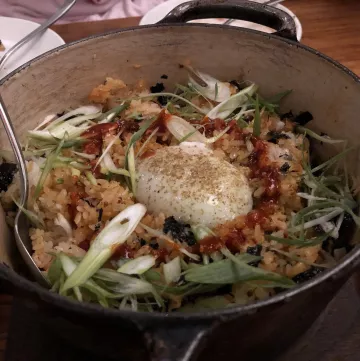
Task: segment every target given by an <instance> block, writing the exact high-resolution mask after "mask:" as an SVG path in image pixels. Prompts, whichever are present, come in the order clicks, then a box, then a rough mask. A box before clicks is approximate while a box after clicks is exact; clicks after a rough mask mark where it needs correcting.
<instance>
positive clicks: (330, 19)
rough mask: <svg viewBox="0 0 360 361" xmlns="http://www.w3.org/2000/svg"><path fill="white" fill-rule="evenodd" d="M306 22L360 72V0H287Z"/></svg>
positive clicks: (1, 314)
mask: <svg viewBox="0 0 360 361" xmlns="http://www.w3.org/2000/svg"><path fill="white" fill-rule="evenodd" d="M285 5H286V6H287V7H289V8H290V9H291V10H292V11H293V12H294V13H295V14H296V15H297V16H298V17H299V19H300V21H301V23H302V25H303V31H304V35H303V39H302V43H304V44H306V45H308V46H310V47H312V48H315V49H317V50H319V51H321V52H323V53H324V54H326V55H328V56H330V57H332V58H334V59H335V60H337V61H339V62H340V63H342V64H344V65H345V66H347V67H348V68H350V69H351V70H352V71H353V72H355V73H356V74H358V75H360V1H358V0H287V1H286V2H285ZM138 23H139V18H127V19H114V20H106V21H99V22H87V23H72V24H63V25H54V26H53V27H52V28H53V30H54V31H56V32H57V33H58V34H59V35H60V36H61V37H62V38H63V39H64V40H65V42H71V41H75V40H78V39H81V38H84V37H87V36H90V35H95V34H100V33H104V32H107V31H112V30H116V29H119V28H125V27H131V26H136V25H138ZM10 311H11V297H9V296H6V295H5V296H4V295H0V361H3V360H4V350H5V346H6V339H7V329H8V324H9V320H10Z"/></svg>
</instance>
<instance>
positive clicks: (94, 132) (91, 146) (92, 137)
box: [81, 123, 119, 155]
mask: <svg viewBox="0 0 360 361" xmlns="http://www.w3.org/2000/svg"><path fill="white" fill-rule="evenodd" d="M118 128H119V125H118V124H117V123H104V124H96V125H94V126H92V127H91V128H89V129H87V130H85V132H83V133H82V134H81V137H82V138H86V139H87V141H86V142H85V143H84V144H83V152H84V153H86V154H95V155H100V153H101V149H102V145H103V137H104V136H105V135H106V134H108V133H110V132H116V131H117V130H118Z"/></svg>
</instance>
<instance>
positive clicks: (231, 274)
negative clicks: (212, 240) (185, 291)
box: [185, 254, 295, 288]
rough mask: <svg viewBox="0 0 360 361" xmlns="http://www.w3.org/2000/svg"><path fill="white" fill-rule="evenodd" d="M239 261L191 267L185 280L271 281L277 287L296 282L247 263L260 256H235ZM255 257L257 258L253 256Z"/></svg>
mask: <svg viewBox="0 0 360 361" xmlns="http://www.w3.org/2000/svg"><path fill="white" fill-rule="evenodd" d="M234 257H236V258H237V262H236V263H235V262H233V261H232V260H230V259H225V260H222V261H218V262H214V263H210V264H208V265H205V266H200V267H196V268H192V269H189V270H188V271H185V280H186V281H189V282H196V283H205V284H224V285H225V284H233V283H236V282H240V281H251V280H261V281H271V282H273V283H274V284H276V285H277V287H283V288H289V287H293V286H294V285H295V284H294V282H293V281H292V280H290V279H288V278H286V277H283V276H281V275H279V274H277V273H273V272H269V271H266V270H263V269H262V268H258V267H252V266H249V265H248V264H247V263H248V262H252V261H253V260H254V259H255V258H256V260H258V257H255V256H251V255H248V254H240V255H238V256H234ZM251 257H255V258H251Z"/></svg>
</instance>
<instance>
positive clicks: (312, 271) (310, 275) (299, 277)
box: [293, 267, 324, 283]
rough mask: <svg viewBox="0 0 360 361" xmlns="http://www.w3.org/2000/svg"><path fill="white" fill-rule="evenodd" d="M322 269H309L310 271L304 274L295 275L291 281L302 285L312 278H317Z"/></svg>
mask: <svg viewBox="0 0 360 361" xmlns="http://www.w3.org/2000/svg"><path fill="white" fill-rule="evenodd" d="M323 270H324V269H323V268H319V267H311V268H310V269H308V270H307V271H305V272H301V273H299V274H298V275H296V276H295V277H293V281H294V282H295V283H303V282H306V281H308V280H310V279H312V278H314V277H315V276H317V275H318V274H319V273H321V272H322V271H323Z"/></svg>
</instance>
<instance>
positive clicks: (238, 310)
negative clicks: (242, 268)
mask: <svg viewBox="0 0 360 361" xmlns="http://www.w3.org/2000/svg"><path fill="white" fill-rule="evenodd" d="M172 27H190V28H218V29H221V30H222V31H229V32H230V31H232V32H241V33H252V34H256V35H257V36H259V37H260V36H261V37H263V38H264V40H265V39H271V40H275V41H279V42H282V43H286V44H287V45H290V46H295V47H296V48H300V49H301V50H304V51H307V52H309V53H310V54H312V55H315V56H318V57H319V58H320V59H321V60H325V61H326V62H328V63H330V64H332V65H333V66H335V67H336V68H337V69H338V70H340V71H342V72H344V73H345V74H346V75H348V76H349V77H351V78H352V80H353V81H355V82H357V83H360V78H359V77H358V76H357V75H356V74H355V73H354V72H352V71H351V70H350V69H348V68H347V67H345V66H344V65H342V64H340V63H339V62H337V61H335V60H333V59H332V58H330V57H329V56H327V55H324V54H322V53H321V52H319V51H317V50H315V49H313V48H311V47H309V46H307V45H304V44H300V43H298V42H296V41H293V40H289V39H286V38H283V37H280V36H276V35H273V34H268V33H263V32H260V31H258V30H253V29H246V28H238V27H230V26H224V25H217V24H202V23H191V24H189V23H186V24H171V25H170V24H153V25H143V26H141V27H139V26H136V27H130V28H124V29H120V30H115V31H110V32H106V33H103V34H97V35H92V36H89V37H86V38H84V39H80V40H76V41H74V42H71V43H68V44H64V45H62V46H60V47H58V48H55V49H53V50H50V51H48V52H46V53H44V54H42V55H40V56H38V57H36V58H34V59H32V60H30V61H29V62H27V63H25V64H23V65H22V66H20V67H19V68H17V69H15V70H14V71H12V72H11V73H9V74H8V75H7V76H5V77H4V78H3V79H1V80H0V87H1V86H3V85H4V84H5V83H6V82H7V81H9V80H10V79H11V78H12V77H14V76H16V75H17V74H21V72H22V71H24V70H25V69H26V68H28V67H30V66H31V65H32V64H33V63H36V62H38V61H40V60H42V59H46V58H47V57H49V56H52V55H53V54H55V53H61V52H62V51H65V50H66V49H67V48H71V47H74V46H77V45H78V44H81V43H83V42H87V41H90V40H93V39H100V38H106V37H110V36H116V35H119V34H122V33H128V32H134V31H139V32H141V31H147V30H148V29H150V30H151V29H162V28H172ZM359 264H360V245H358V246H356V247H355V248H354V250H352V251H351V252H350V253H349V254H348V255H346V256H345V257H344V259H343V260H342V261H341V263H339V264H338V265H337V266H335V267H333V268H331V269H329V270H327V271H324V272H323V273H322V274H320V275H318V276H317V277H315V278H314V279H311V280H309V281H307V282H305V283H303V284H302V285H298V286H295V287H294V288H293V289H289V290H286V291H284V292H281V293H279V294H278V295H275V296H273V297H270V298H268V299H266V300H264V301H259V302H255V303H251V304H249V305H243V306H242V305H239V306H234V307H231V308H225V309H217V310H212V311H205V312H191V313H175V312H174V313H171V312H170V313H160V312H153V313H150V312H144V311H136V312H134V311H128V310H115V309H106V308H104V307H102V306H100V305H97V304H90V303H81V302H78V301H75V300H71V299H69V298H67V297H64V296H60V295H59V294H57V293H52V292H50V291H49V290H48V289H45V288H43V287H41V286H40V285H38V284H37V283H35V282H32V281H30V280H28V279H26V278H25V277H22V276H20V275H19V274H17V273H16V272H15V271H13V270H12V269H10V268H9V267H7V266H6V265H4V264H0V271H1V269H4V272H5V276H6V277H7V279H8V280H9V281H10V282H11V283H14V284H17V285H18V286H19V287H20V288H22V289H26V290H27V291H30V292H31V293H34V294H37V295H38V296H39V297H40V298H41V299H43V300H47V301H50V302H51V303H52V304H53V305H55V306H57V307H60V308H63V309H68V310H69V311H71V312H77V313H79V314H81V313H85V314H87V316H89V312H91V313H93V314H95V313H97V314H99V315H101V316H103V317H106V318H108V317H109V318H110V317H111V318H114V317H115V318H119V319H121V318H124V317H126V318H128V317H129V318H131V319H132V320H133V321H135V322H136V321H146V320H147V321H155V320H157V321H163V320H168V322H174V321H180V320H181V321H187V320H189V321H190V320H191V321H195V320H199V321H200V320H203V321H205V320H212V319H214V320H215V319H216V318H220V317H222V318H234V317H239V316H242V315H246V314H253V313H256V312H257V311H258V310H259V309H261V308H265V307H269V306H273V305H275V304H277V303H285V302H286V303H287V302H290V301H291V299H292V298H293V297H295V296H296V295H298V294H300V293H302V292H305V291H308V290H310V289H312V288H314V287H315V286H317V285H318V284H320V283H322V282H325V281H330V282H331V281H332V280H335V279H337V278H340V277H341V274H342V273H343V271H344V270H345V269H346V268H350V269H354V268H355V267H356V266H357V265H359Z"/></svg>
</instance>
